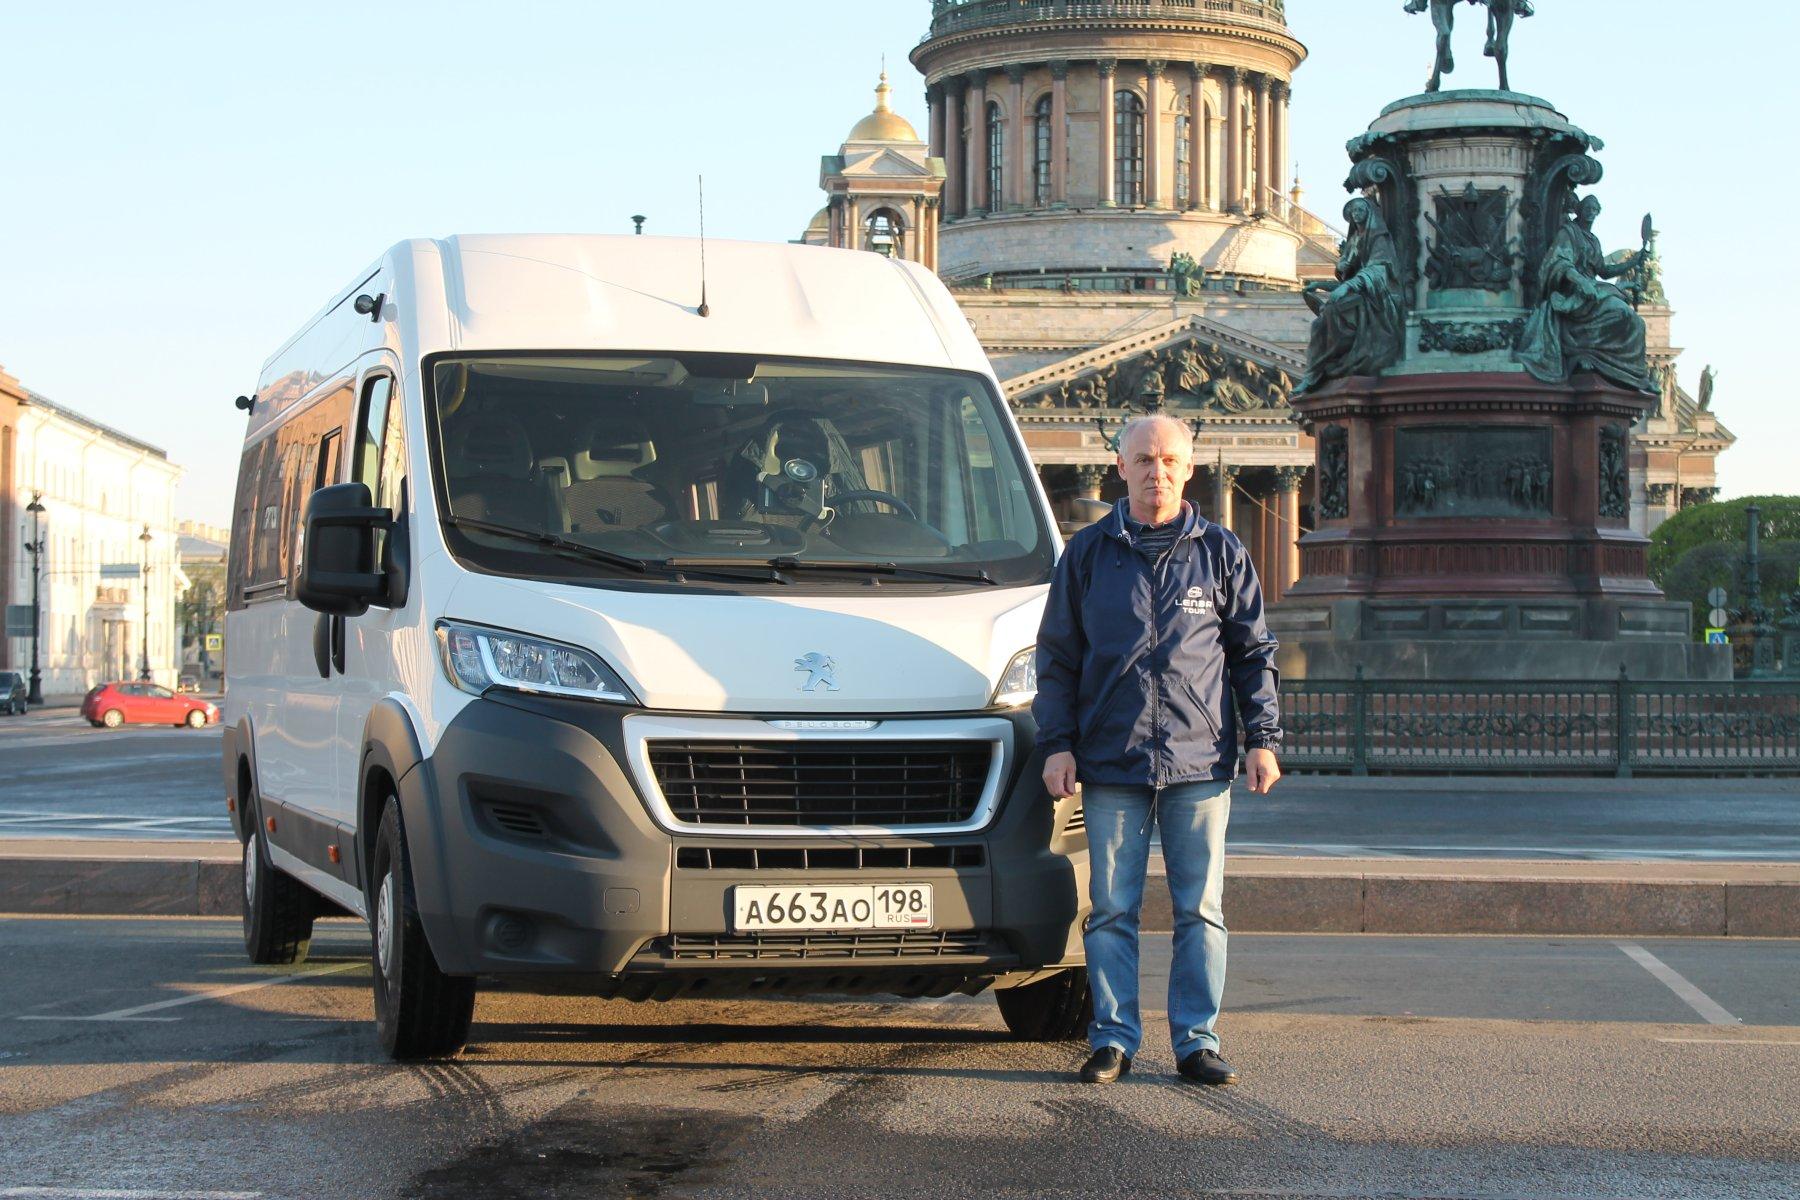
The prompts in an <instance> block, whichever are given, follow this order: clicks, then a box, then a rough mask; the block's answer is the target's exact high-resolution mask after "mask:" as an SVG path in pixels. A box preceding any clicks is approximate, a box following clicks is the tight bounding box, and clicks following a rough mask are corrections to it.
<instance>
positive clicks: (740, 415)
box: [426, 354, 1052, 588]
mask: <svg viewBox="0 0 1800 1200" xmlns="http://www.w3.org/2000/svg"><path fill="white" fill-rule="evenodd" d="M426 374H427V377H428V378H429V379H430V381H431V386H430V388H429V389H428V394H427V401H426V402H427V410H428V421H429V422H430V423H431V424H432V425H433V426H434V428H433V430H432V434H433V446H434V455H433V462H434V470H435V471H436V473H437V478H436V479H435V481H434V483H435V485H436V488H437V495H438V499H439V504H440V511H443V512H446V513H447V514H448V517H449V520H447V521H445V522H444V524H445V526H446V538H447V540H448V542H449V544H450V548H451V550H452V552H453V553H455V554H456V555H457V557H458V558H460V559H462V560H464V561H466V562H468V563H470V564H471V565H473V566H476V567H478V568H480V569H484V570H491V571H496V572H500V573H504V574H515V575H532V576H542V577H548V578H558V579H568V578H576V579H578V578H584V577H586V578H592V579H595V580H604V581H605V582H606V583H607V584H608V585H609V586H611V585H614V584H623V585H626V586H652V587H654V586H666V585H667V584H669V583H670V582H671V581H677V580H678V581H679V582H680V583H683V584H690V585H696V586H729V587H734V588H741V587H744V586H751V587H771V588H773V587H784V586H792V585H795V584H799V585H804V586H820V587H838V586H850V585H866V584H867V583H869V582H870V581H871V580H875V581H877V582H880V583H895V584H906V585H915V584H916V585H922V586H930V585H937V586H959V585H961V586H981V587H986V586H993V585H996V584H1011V585H1019V584H1027V583H1042V582H1046V581H1047V580H1048V579H1049V572H1050V567H1051V562H1052V547H1051V542H1050V538H1049V535H1048V531H1047V529H1046V528H1045V525H1044V522H1043V520H1042V517H1041V515H1040V513H1039V511H1038V506H1037V504H1036V503H1035V500H1034V491H1033V489H1032V487H1031V486H1030V485H1029V480H1028V476H1027V472H1028V471H1029V469H1030V468H1029V466H1028V465H1027V463H1026V462H1025V460H1024V457H1023V454H1022V452H1021V450H1020V448H1019V446H1018V444H1017V441H1016V439H1015V437H1014V436H1013V433H1012V430H1011V427H1010V424H1009V422H1008V421H1007V418H1006V415H1005V412H1004V409H1003V407H1002V402H1001V401H1000V399H999V397H998V396H996V395H994V393H993V389H992V386H991V385H990V384H989V383H987V382H986V381H985V380H983V379H982V378H981V377H980V376H976V375H970V374H964V373H959V372H952V371H940V370H929V369H920V368H912V367H891V366H874V365H845V364H839V363H827V362H816V361H798V360H769V359H760V360H754V359H748V358H742V357H738V356H721V355H689V354H678V355H677V354H671V355H668V356H664V357H656V356H648V355H632V356H623V355H618V356H581V357H561V356H558V357H550V356H545V357H526V356H516V357H515V356H506V357H439V358H435V359H433V360H431V361H430V363H429V364H428V369H427V372H426Z"/></svg>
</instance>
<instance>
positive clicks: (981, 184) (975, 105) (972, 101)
mask: <svg viewBox="0 0 1800 1200" xmlns="http://www.w3.org/2000/svg"><path fill="white" fill-rule="evenodd" d="M963 103H965V104H967V105H968V106H969V212H970V213H971V214H978V213H984V212H987V211H988V208H989V205H990V204H991V203H992V201H991V200H990V199H989V197H988V186H987V185H988V124H987V72H986V71H970V72H969V94H968V96H967V97H966V98H965V99H964V101H963Z"/></svg>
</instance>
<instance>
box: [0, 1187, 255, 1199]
mask: <svg viewBox="0 0 1800 1200" xmlns="http://www.w3.org/2000/svg"><path fill="white" fill-rule="evenodd" d="M261 1195H262V1193H261V1192H165V1191H157V1190H150V1191H145V1190H143V1189H141V1188H65V1187H0V1197H10V1196H18V1197H28V1196H42V1197H46V1198H48V1197H57V1198H58V1200H256V1198H257V1197H259V1196H261Z"/></svg>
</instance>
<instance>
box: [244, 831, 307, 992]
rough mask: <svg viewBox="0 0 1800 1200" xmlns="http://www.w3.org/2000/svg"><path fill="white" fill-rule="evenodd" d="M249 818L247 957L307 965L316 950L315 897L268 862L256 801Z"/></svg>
mask: <svg viewBox="0 0 1800 1200" xmlns="http://www.w3.org/2000/svg"><path fill="white" fill-rule="evenodd" d="M245 815H246V817H247V818H248V821H247V822H246V823H247V824H248V825H249V827H250V836H249V837H248V838H246V839H245V840H244V952H245V953H246V954H248V955H249V956H250V961H251V962H253V963H265V964H270V963H280V964H292V963H301V962H305V961H306V953H307V951H308V950H310V949H311V948H312V930H313V912H314V911H315V908H316V905H315V902H314V900H313V894H312V892H311V890H309V889H308V888H307V886H306V885H305V884H303V883H301V882H300V881H299V880H298V879H295V878H294V877H293V876H291V875H289V874H288V873H287V872H286V871H283V870H281V869H280V868H279V867H277V866H276V865H275V864H274V863H273V862H271V861H270V860H269V847H268V845H267V843H265V842H264V841H263V833H262V819H261V816H260V814H259V813H258V811H257V807H256V804H255V802H254V801H252V802H251V803H250V804H249V806H248V811H247V812H246V814H245Z"/></svg>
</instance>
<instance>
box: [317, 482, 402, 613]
mask: <svg viewBox="0 0 1800 1200" xmlns="http://www.w3.org/2000/svg"><path fill="white" fill-rule="evenodd" d="M392 520H393V514H392V513H390V512H389V511H388V510H387V509H385V508H373V507H371V506H370V498H369V485H368V484H366V483H339V484H333V485H332V486H331V487H323V488H320V489H319V490H318V491H316V492H314V493H313V494H312V496H311V498H310V499H308V500H307V502H306V543H305V548H304V549H303V550H302V552H301V555H300V577H299V579H298V580H297V581H296V582H295V584H294V595H295V596H296V598H298V599H299V601H300V603H302V604H304V605H305V606H306V607H308V608H310V609H312V610H313V611H314V612H322V613H329V614H330V615H332V616H334V617H360V616H361V615H362V614H363V613H365V612H368V611H369V605H370V604H371V603H372V602H373V603H379V602H381V601H382V600H383V599H385V597H386V596H387V594H388V585H387V579H386V577H385V576H384V575H383V574H382V572H380V571H378V570H377V569H376V565H375V533H376V531H377V530H381V529H387V528H389V526H390V525H391V524H392Z"/></svg>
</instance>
